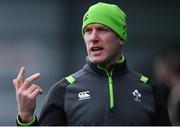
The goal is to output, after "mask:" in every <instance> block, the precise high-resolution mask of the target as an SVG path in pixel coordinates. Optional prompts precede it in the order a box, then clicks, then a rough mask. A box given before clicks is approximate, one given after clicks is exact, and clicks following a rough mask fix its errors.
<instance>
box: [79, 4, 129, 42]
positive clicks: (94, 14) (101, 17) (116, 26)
mask: <svg viewBox="0 0 180 127" xmlns="http://www.w3.org/2000/svg"><path fill="white" fill-rule="evenodd" d="M92 23H100V24H103V25H105V26H107V27H108V28H110V29H111V30H112V31H113V32H115V33H116V34H117V35H118V36H119V37H121V38H122V39H123V40H125V41H127V26H126V14H125V13H124V12H123V11H122V10H121V9H120V8H119V7H118V6H117V5H114V4H107V3H102V2H99V3H97V4H95V5H92V6H91V7H90V8H89V9H88V11H87V12H86V13H85V15H84V17H83V25H82V34H84V28H85V27H86V26H87V25H89V24H92Z"/></svg>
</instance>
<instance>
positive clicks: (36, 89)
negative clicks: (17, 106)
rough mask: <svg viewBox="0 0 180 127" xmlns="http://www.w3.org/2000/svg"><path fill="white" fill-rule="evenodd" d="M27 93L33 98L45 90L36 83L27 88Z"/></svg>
mask: <svg viewBox="0 0 180 127" xmlns="http://www.w3.org/2000/svg"><path fill="white" fill-rule="evenodd" d="M25 93H26V94H27V95H29V97H30V98H31V99H35V98H36V96H37V95H38V94H42V93H43V90H42V89H41V87H39V86H38V85H36V84H32V85H31V86H30V87H29V88H28V89H26V90H25Z"/></svg>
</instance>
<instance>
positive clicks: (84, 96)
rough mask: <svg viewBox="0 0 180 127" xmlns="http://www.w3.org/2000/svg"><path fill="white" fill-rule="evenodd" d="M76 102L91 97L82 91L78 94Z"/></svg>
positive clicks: (87, 92)
mask: <svg viewBox="0 0 180 127" xmlns="http://www.w3.org/2000/svg"><path fill="white" fill-rule="evenodd" d="M78 98H79V99H78V100H85V99H90V98H91V95H90V92H89V91H83V92H79V93H78Z"/></svg>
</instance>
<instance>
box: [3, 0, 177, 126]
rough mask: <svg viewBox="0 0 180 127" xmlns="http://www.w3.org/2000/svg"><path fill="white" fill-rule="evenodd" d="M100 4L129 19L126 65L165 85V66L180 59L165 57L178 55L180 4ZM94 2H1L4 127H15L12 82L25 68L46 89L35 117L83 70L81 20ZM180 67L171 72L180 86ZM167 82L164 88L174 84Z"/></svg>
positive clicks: (151, 0)
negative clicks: (53, 90)
mask: <svg viewBox="0 0 180 127" xmlns="http://www.w3.org/2000/svg"><path fill="white" fill-rule="evenodd" d="M101 1H102V2H109V3H114V4H117V5H119V6H120V7H121V9H123V10H124V12H125V13H126V14H127V16H128V18H127V24H128V41H127V43H126V44H125V46H124V49H123V54H124V55H125V57H126V59H127V61H128V65H129V66H131V67H132V68H133V69H134V70H136V71H138V72H140V73H142V74H144V75H146V76H148V77H151V78H153V79H155V81H156V82H157V84H163V83H164V82H166V79H167V77H165V76H164V77H163V76H162V75H166V76H170V73H169V71H168V73H167V68H169V69H170V67H172V65H170V64H168V62H167V61H175V60H178V59H179V58H180V57H179V56H178V55H174V54H173V55H171V56H176V57H175V58H174V57H167V56H168V54H169V52H171V51H174V50H176V51H177V52H178V51H179V49H178V48H179V44H180V32H179V30H180V24H179V23H180V2H179V1H178V0H171V1H169V0H158V1H157V0H138V1H134V0H101ZM96 2H98V0H74V1H73V0H69V1H68V0H0V125H1V126H2V125H9V126H11V125H15V119H16V114H17V103H16V97H15V90H14V87H13V84H12V80H13V79H14V78H16V76H17V74H18V72H19V69H20V67H21V66H24V67H26V69H27V73H26V77H28V76H30V75H32V74H34V73H36V72H40V73H41V77H40V79H39V80H38V81H37V82H36V83H37V84H38V85H40V86H41V87H42V88H43V89H44V94H43V95H40V96H38V98H37V108H36V114H37V115H39V113H40V109H41V107H42V104H43V101H44V99H45V96H46V95H47V92H48V90H49V88H50V87H51V86H52V85H53V84H54V83H55V82H57V81H59V80H60V79H61V78H63V77H65V76H68V75H69V74H71V73H74V72H75V71H77V70H79V69H80V68H81V67H83V65H84V64H85V58H86V49H85V45H84V42H83V39H82V36H81V24H82V17H83V15H84V13H85V12H86V10H87V9H88V7H89V6H90V5H92V4H95V3H96ZM170 49H171V50H170ZM177 52H176V53H177ZM177 54H178V53H177ZM169 58H172V59H169ZM170 63H171V62H170ZM173 65H174V64H173ZM163 67H164V68H163ZM173 67H174V66H173ZM176 67H179V64H176V66H175V67H174V68H173V69H174V70H175V72H174V73H173V72H172V73H173V74H174V75H175V74H178V76H176V80H175V81H174V80H173V81H174V83H175V84H179V85H180V83H178V81H180V80H179V79H180V78H179V77H180V76H179V71H180V70H179V71H177V73H176V70H178V69H176ZM164 70H166V71H164ZM162 71H164V72H162ZM172 73H171V74H172ZM174 75H173V76H174ZM173 79H174V77H173ZM169 80H170V79H168V81H167V82H166V83H165V84H170V82H169ZM162 82H163V83H162ZM171 86H172V85H171ZM163 89H164V87H163ZM169 89H170V88H169V85H168V89H166V90H167V91H168V92H167V91H166V92H165V95H169V93H170V90H169ZM164 91H165V90H164ZM176 93H178V92H176ZM179 93H180V92H179ZM177 96H178V95H175V97H177ZM167 98H168V97H167ZM60 101H61V100H60ZM167 103H168V102H167Z"/></svg>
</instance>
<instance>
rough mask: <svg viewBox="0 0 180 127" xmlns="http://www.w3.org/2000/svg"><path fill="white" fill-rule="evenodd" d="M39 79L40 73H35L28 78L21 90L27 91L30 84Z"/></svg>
mask: <svg viewBox="0 0 180 127" xmlns="http://www.w3.org/2000/svg"><path fill="white" fill-rule="evenodd" d="M39 77H40V73H36V74H34V75H32V76H30V77H28V78H27V79H26V80H25V81H24V84H23V86H22V89H27V88H29V87H30V86H31V85H32V82H33V81H35V80H37V79H38V78H39Z"/></svg>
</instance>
